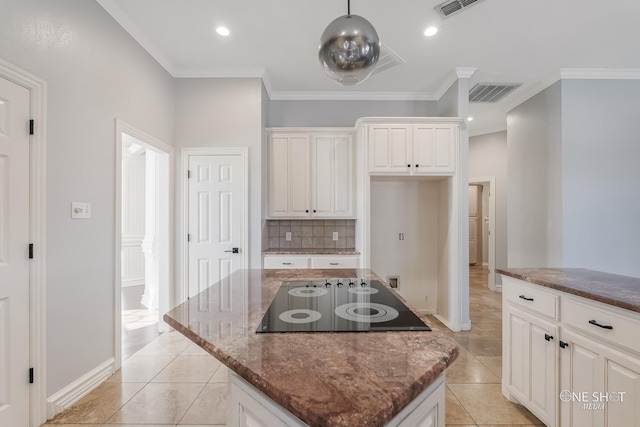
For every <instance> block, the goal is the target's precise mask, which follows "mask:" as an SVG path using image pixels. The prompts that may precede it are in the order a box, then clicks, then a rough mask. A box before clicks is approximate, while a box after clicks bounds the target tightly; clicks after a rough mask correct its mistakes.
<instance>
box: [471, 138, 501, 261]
mask: <svg viewBox="0 0 640 427" xmlns="http://www.w3.org/2000/svg"><path fill="white" fill-rule="evenodd" d="M490 176H494V177H495V183H496V188H495V190H494V191H495V194H494V197H495V201H496V217H495V223H496V229H495V230H494V233H495V236H494V237H495V239H496V268H506V267H507V132H506V131H502V132H495V133H489V134H486V135H480V136H474V137H471V138H469V180H472V179H474V178H484V177H490ZM482 215H483V216H486V215H489V211H488V208H487V210H486V211H483V213H482ZM483 243H484V242H483ZM483 257H484V254H483Z"/></svg>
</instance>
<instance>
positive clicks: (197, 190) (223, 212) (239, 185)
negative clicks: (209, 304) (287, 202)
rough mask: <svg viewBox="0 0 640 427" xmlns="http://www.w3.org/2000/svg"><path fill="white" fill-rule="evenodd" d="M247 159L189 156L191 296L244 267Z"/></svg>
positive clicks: (222, 156) (189, 272)
mask: <svg viewBox="0 0 640 427" xmlns="http://www.w3.org/2000/svg"><path fill="white" fill-rule="evenodd" d="M243 168H244V160H243V158H242V157H241V156H240V155H221V156H216V155H205V156H189V200H188V210H189V217H188V230H189V231H188V233H189V237H188V239H189V243H188V264H189V267H188V269H189V271H188V277H189V296H190V297H191V296H194V295H196V294H198V293H199V292H201V291H203V290H204V289H206V288H208V287H209V286H211V285H212V284H214V283H216V282H219V281H220V280H222V279H223V278H225V277H226V276H228V275H229V274H231V273H233V272H234V271H236V270H239V269H242V268H244V265H243V259H244V257H243V256H242V251H243V249H244V248H242V247H241V245H242V242H244V233H246V230H245V229H244V224H245V218H244V214H245V206H244V203H245V194H244V192H245V191H246V184H245V182H244V176H245V173H244V170H243Z"/></svg>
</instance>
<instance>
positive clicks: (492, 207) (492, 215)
mask: <svg viewBox="0 0 640 427" xmlns="http://www.w3.org/2000/svg"><path fill="white" fill-rule="evenodd" d="M469 184H482V185H483V186H484V185H487V184H488V186H489V243H488V247H489V257H488V258H489V266H488V267H489V280H488V282H489V290H491V291H498V292H499V291H501V289H502V287H499V288H498V287H497V286H496V177H495V176H487V177H481V178H469ZM482 214H483V216H484V212H483V213H482ZM483 223H484V219H482V218H481V221H480V224H483Z"/></svg>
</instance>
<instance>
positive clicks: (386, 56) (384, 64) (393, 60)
mask: <svg viewBox="0 0 640 427" xmlns="http://www.w3.org/2000/svg"><path fill="white" fill-rule="evenodd" d="M406 63H407V61H405V60H404V59H402V58H400V56H399V55H398V54H397V53H395V52H394V51H392V50H391V49H389V47H388V46H387V45H386V44H384V43H380V58H378V63H377V64H376V68H375V69H374V70H373V73H371V75H372V76H373V75H375V74H379V73H382V72H383V71H387V70H388V69H390V68H393V67H396V66H398V65H402V64H406Z"/></svg>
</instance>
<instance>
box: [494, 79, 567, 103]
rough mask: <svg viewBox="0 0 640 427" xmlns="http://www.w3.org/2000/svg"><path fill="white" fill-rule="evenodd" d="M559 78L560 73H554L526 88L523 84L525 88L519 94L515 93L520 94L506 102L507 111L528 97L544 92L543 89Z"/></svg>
mask: <svg viewBox="0 0 640 427" xmlns="http://www.w3.org/2000/svg"><path fill="white" fill-rule="evenodd" d="M559 80H560V74H554V75H552V76H550V77H548V78H546V79H544V80H541V81H539V82H536V83H533V84H531V85H529V86H528V87H526V88H525V87H524V86H523V88H525V89H524V90H523V91H522V92H520V93H519V94H518V93H517V92H516V93H515V94H514V95H518V96H515V97H514V98H512V99H511V101H510V102H509V103H505V112H509V111H511V110H513V109H514V108H516V107H517V106H518V105H520V104H522V103H523V102H525V101H526V100H527V99H529V98H531V97H532V96H534V95H537V94H538V93H540V92H542V91H543V90H545V89H546V88H548V87H549V86H551V85H552V84H554V83H555V82H557V81H559Z"/></svg>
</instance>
